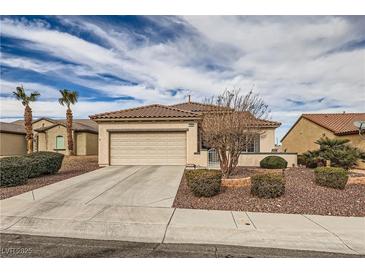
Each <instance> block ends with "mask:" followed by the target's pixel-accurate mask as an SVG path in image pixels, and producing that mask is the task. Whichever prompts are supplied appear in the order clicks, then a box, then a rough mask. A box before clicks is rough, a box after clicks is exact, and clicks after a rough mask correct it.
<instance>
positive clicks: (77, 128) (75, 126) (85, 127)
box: [35, 120, 98, 133]
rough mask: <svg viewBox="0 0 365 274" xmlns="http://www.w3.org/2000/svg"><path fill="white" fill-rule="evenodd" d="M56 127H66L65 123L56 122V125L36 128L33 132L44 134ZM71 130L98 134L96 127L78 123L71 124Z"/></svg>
mask: <svg viewBox="0 0 365 274" xmlns="http://www.w3.org/2000/svg"><path fill="white" fill-rule="evenodd" d="M60 121H62V120H60ZM94 123H95V122H94ZM95 124H96V123H95ZM56 126H64V127H66V123H65V122H57V123H55V124H53V125H50V126H47V127H40V128H37V129H35V131H37V132H45V131H47V130H49V129H51V128H54V127H56ZM72 129H73V130H74V131H76V132H90V133H98V129H97V127H96V128H95V127H90V126H88V125H85V124H81V123H78V122H73V123H72Z"/></svg>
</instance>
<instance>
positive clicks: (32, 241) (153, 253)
mask: <svg viewBox="0 0 365 274" xmlns="http://www.w3.org/2000/svg"><path fill="white" fill-rule="evenodd" d="M0 240H1V241H0V245H1V257H2V258H46V257H47V258H273V257H277V258H287V257H295V258H318V257H326V258H343V257H365V256H358V255H351V254H341V253H329V252H318V251H302V250H290V249H276V248H259V247H242V246H228V245H201V244H165V243H164V244H156V243H140V242H138V243H137V242H124V241H102V240H88V239H75V238H60V237H44V236H32V235H20V234H0Z"/></svg>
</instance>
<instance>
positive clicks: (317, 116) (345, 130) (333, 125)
mask: <svg viewBox="0 0 365 274" xmlns="http://www.w3.org/2000/svg"><path fill="white" fill-rule="evenodd" d="M302 118H305V119H307V120H309V121H311V122H313V123H315V124H317V125H319V126H321V127H323V128H325V129H328V130H329V131H332V132H333V134H335V135H338V136H341V135H351V134H357V133H358V129H357V128H356V127H355V126H354V124H353V123H354V122H355V121H365V113H313V114H310V113H307V114H302V115H301V116H300V117H299V119H298V120H297V121H296V122H295V123H294V125H293V126H292V127H291V128H290V129H289V130H288V132H287V133H286V134H285V135H284V137H283V138H282V139H281V142H282V141H283V140H284V139H285V138H286V136H288V134H289V133H290V132H291V131H292V130H293V128H294V127H295V126H296V124H297V123H298V122H299V121H300V119H302Z"/></svg>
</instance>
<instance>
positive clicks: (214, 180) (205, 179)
mask: <svg viewBox="0 0 365 274" xmlns="http://www.w3.org/2000/svg"><path fill="white" fill-rule="evenodd" d="M185 177H186V180H187V182H188V186H189V188H190V190H191V191H192V192H193V194H194V195H195V196H197V197H202V196H203V197H211V196H214V195H217V194H218V193H219V192H220V190H221V184H222V172H221V171H219V170H208V169H195V170H188V171H186V172H185Z"/></svg>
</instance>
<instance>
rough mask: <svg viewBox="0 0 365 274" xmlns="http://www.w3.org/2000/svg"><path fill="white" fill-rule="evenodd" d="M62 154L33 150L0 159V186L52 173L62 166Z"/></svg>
mask: <svg viewBox="0 0 365 274" xmlns="http://www.w3.org/2000/svg"><path fill="white" fill-rule="evenodd" d="M63 157H64V155H63V154H60V153H56V152H48V151H44V152H35V153H31V154H28V155H23V156H17V157H6V158H3V159H1V160H0V173H1V181H0V182H1V183H0V185H1V186H16V185H20V184H24V183H25V182H26V181H27V179H28V178H33V177H38V176H41V175H45V174H54V173H57V171H58V170H59V169H60V168H61V166H62V161H63Z"/></svg>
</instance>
